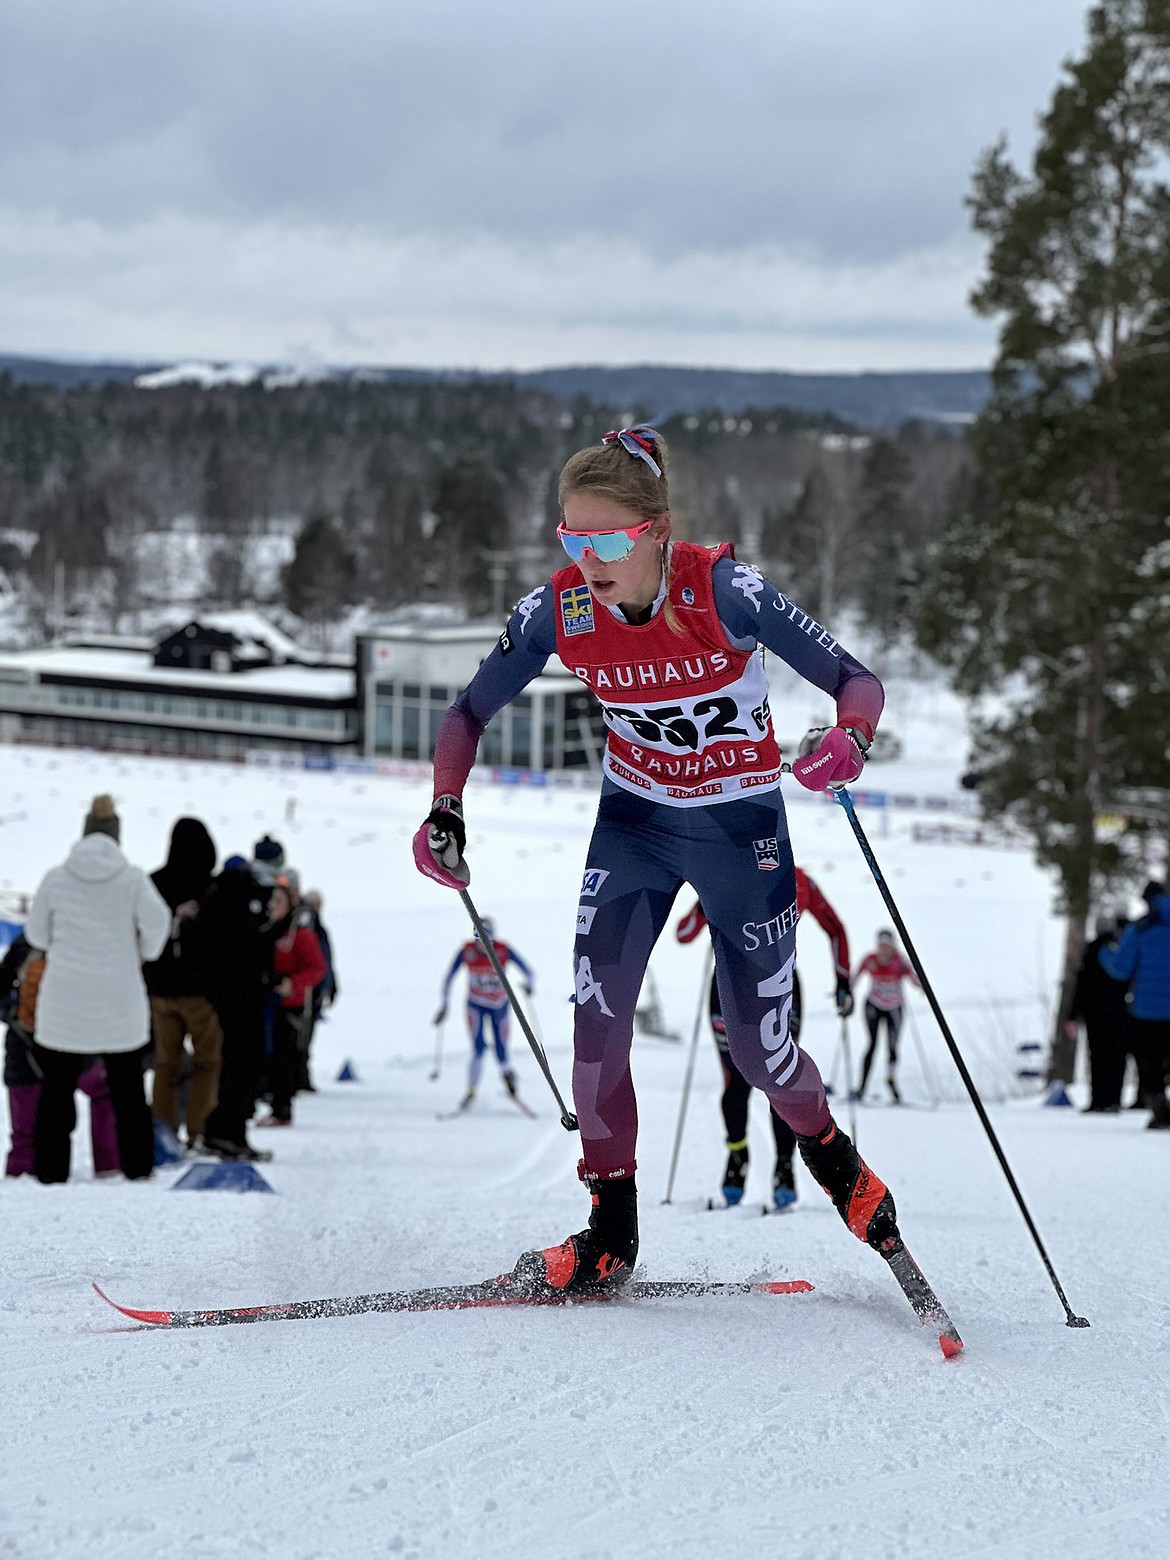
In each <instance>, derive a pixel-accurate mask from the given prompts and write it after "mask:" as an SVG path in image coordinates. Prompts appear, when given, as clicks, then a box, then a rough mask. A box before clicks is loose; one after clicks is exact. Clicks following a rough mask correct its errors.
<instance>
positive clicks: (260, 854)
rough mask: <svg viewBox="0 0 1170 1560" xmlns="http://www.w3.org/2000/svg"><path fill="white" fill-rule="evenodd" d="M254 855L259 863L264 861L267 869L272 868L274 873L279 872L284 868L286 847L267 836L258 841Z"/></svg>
mask: <svg viewBox="0 0 1170 1560" xmlns="http://www.w3.org/2000/svg"><path fill="white" fill-rule="evenodd" d="M252 854H253V855H254V856H255V858H256V860H257V861H262V862H263V863H264V865H265V866H266V867H271V868H272V870H273V871H274V872H279V871H280V869H281V867H283V866H284V846H283V845H282V844H281V843H280V841H279V840H274V839H273V838H272V836H271V835H269V834H266V835H265V836H264V837H263V839H259V840H257V841H256V846H255V849H254V850H253V852H252Z"/></svg>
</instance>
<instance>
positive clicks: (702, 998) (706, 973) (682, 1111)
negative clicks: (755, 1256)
mask: <svg viewBox="0 0 1170 1560" xmlns="http://www.w3.org/2000/svg"><path fill="white" fill-rule="evenodd" d="M714 963H715V944H714V943H712V944H711V947H710V951H709V952H708V954H707V957H706V959H705V960H704V962H703V981H702V984H701V985H700V987H699V1005H698V1007H697V1008H696V1010H695V1028H694V1032H693V1033H692V1035H691V1054H690V1055H689V1056H688V1057H687V1070H686V1076H685V1077H684V1078H683V1090H682V1099H681V1100H680V1101H679V1105H678V1126H677V1127H676V1128H675V1133H674V1152H673V1153H672V1154H671V1156H670V1175H669V1176H668V1177H667V1180H666V1196H665V1197H664V1198H663V1199H662V1201H663V1203H664V1204H665V1203H668V1202H669V1201H670V1194H671V1192H673V1191H674V1172H675V1171H676V1170H677V1169H678V1154H679V1149H680V1148H681V1147H682V1135H683V1127H684V1125H685V1124H686V1119H687V1101H688V1100H689V1099H690V1097H691V1079H692V1078H693V1077H694V1076H695V1056H696V1054H697V1052H698V1049H699V1030H700V1029H701V1028H702V1027H703V1009H704V1008H705V1006H706V1004H707V990H708V988H709V987H710V985H711V970H712V967H713V966H714Z"/></svg>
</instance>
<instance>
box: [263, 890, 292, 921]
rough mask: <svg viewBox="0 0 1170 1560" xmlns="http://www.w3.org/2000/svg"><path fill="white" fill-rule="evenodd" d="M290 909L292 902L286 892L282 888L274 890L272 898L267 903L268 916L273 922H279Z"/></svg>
mask: <svg viewBox="0 0 1170 1560" xmlns="http://www.w3.org/2000/svg"><path fill="white" fill-rule="evenodd" d="M291 909H292V901H291V900H290V899H289V897H288V891H287V890H286V889H283V888H274V889H273V890H272V897H271V898H270V899H269V901H268V914H269V915H270V916H271V917H272V919H273V920H274V921H281V920H283V919H284V917H285V916H286V915H287V914H288V913H289V911H290V910H291Z"/></svg>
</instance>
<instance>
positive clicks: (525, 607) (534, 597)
mask: <svg viewBox="0 0 1170 1560" xmlns="http://www.w3.org/2000/svg"><path fill="white" fill-rule="evenodd" d="M546 589H547V587H546V586H544V585H538V586H537V587H536V589H535V590H530V591H529V592H528V594H527V596H525V597H524V599H523V601H518V602H517V603H516V611H517V612H519V614H520V632H521V633H522V634H525V633H527V632H528V620H529V618H531V616H532V614H533V613H534V612H535V611H537V609H538V608H539V607H540V598H541V597H542V596H543V595H544V593H545V590H546Z"/></svg>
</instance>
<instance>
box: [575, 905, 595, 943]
mask: <svg viewBox="0 0 1170 1560" xmlns="http://www.w3.org/2000/svg"><path fill="white" fill-rule="evenodd" d="M596 914H597V906H596V905H578V906H577V936H578V937H588V936H589V933H590V932H591V931H592V930H593V917H594V916H595V915H596Z"/></svg>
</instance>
